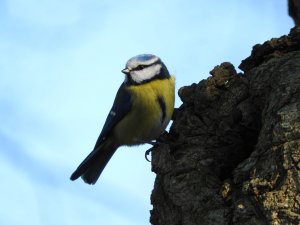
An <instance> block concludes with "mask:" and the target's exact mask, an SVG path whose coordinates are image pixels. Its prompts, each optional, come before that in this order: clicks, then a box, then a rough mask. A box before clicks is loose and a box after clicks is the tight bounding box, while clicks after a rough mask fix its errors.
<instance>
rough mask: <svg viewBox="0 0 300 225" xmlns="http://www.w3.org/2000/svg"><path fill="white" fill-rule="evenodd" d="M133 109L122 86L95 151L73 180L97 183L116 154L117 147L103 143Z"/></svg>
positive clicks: (74, 174) (84, 162)
mask: <svg viewBox="0 0 300 225" xmlns="http://www.w3.org/2000/svg"><path fill="white" fill-rule="evenodd" d="M130 109H131V98H130V94H129V92H128V90H127V89H126V87H125V85H124V84H122V85H121V86H120V88H119V90H118V92H117V95H116V98H115V101H114V104H113V106H112V108H111V110H110V112H109V114H108V116H107V118H106V121H105V124H104V126H103V129H102V131H101V133H100V135H99V137H98V140H97V142H96V144H95V147H94V150H93V151H92V152H91V153H90V154H89V155H88V156H87V157H86V158H85V159H84V160H83V162H82V163H81V164H80V165H79V166H78V168H77V169H76V170H75V171H74V173H73V174H72V175H71V177H70V179H71V180H76V179H77V178H78V177H80V176H82V179H83V180H84V181H85V182H86V183H88V184H94V183H96V181H97V179H98V178H99V176H100V174H101V172H102V170H103V169H104V167H105V166H106V164H107V163H108V161H109V160H110V158H111V157H112V155H113V154H114V152H115V151H116V149H117V146H105V147H104V148H103V146H104V145H103V143H104V142H105V140H106V139H107V137H108V136H109V135H110V134H111V132H112V130H113V129H114V127H115V126H116V125H117V124H118V122H119V121H120V120H122V119H123V118H124V116H125V115H126V114H127V113H128V112H129V111H130Z"/></svg>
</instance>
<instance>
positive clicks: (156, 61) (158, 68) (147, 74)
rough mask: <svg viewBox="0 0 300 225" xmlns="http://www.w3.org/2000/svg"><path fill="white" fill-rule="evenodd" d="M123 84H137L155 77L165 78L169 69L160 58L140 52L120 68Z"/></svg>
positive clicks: (167, 76) (168, 75)
mask: <svg viewBox="0 0 300 225" xmlns="http://www.w3.org/2000/svg"><path fill="white" fill-rule="evenodd" d="M122 73H124V74H125V75H126V76H125V81H124V83H125V84H129V85H131V84H132V85H138V84H142V83H146V82H149V81H152V80H155V79H167V78H169V77H170V74H169V71H168V69H167V67H166V66H165V64H164V63H163V62H162V61H161V59H160V58H159V57H157V56H155V55H151V54H142V55H137V56H135V57H132V58H131V59H129V60H128V62H127V63H126V68H125V69H123V70H122Z"/></svg>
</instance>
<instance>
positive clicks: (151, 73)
mask: <svg viewBox="0 0 300 225" xmlns="http://www.w3.org/2000/svg"><path fill="white" fill-rule="evenodd" d="M161 68H162V66H161V65H160V64H155V65H153V66H149V67H146V68H144V69H142V70H137V71H132V72H131V74H130V75H131V78H132V80H133V81H135V82H136V83H141V82H143V81H145V80H150V79H151V78H153V77H155V76H156V75H157V74H159V73H160V70H161Z"/></svg>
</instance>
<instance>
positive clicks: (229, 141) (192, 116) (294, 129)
mask: <svg viewBox="0 0 300 225" xmlns="http://www.w3.org/2000/svg"><path fill="white" fill-rule="evenodd" d="M239 68H240V69H241V70H243V71H244V73H238V74H237V72H236V70H235V69H234V67H233V66H232V65H231V64H230V63H222V64H221V65H220V66H216V67H215V68H214V69H213V70H212V71H211V72H210V74H211V76H210V77H209V78H208V79H206V80H202V81H201V82H200V83H198V84H192V85H191V86H187V87H183V88H181V89H180V90H179V96H180V98H181V100H182V102H183V104H182V105H181V106H180V108H179V109H178V110H177V113H176V115H175V118H174V121H173V124H172V126H171V129H170V134H169V135H168V136H167V137H166V138H165V139H166V143H165V144H160V145H159V146H157V147H155V148H153V151H152V170H153V171H154V172H155V173H156V174H157V176H156V180H155V185H154V190H153V192H152V195H151V202H152V204H153V210H152V211H151V218H150V221H151V223H152V224H154V225H194V224H205V225H214V224H216V225H225V224H241V225H242V224H243V225H250V224H251V225H253V224H256V225H260V224H274V225H275V224H299V223H300V208H299V207H300V194H299V193H300V29H296V28H295V29H293V30H292V31H291V33H290V34H289V35H288V36H283V37H281V38H277V39H275V38H274V39H272V40H270V41H268V42H265V43H264V44H262V45H256V46H254V48H253V51H252V54H251V56H250V57H249V58H247V59H245V60H244V61H242V64H241V65H240V67H239Z"/></svg>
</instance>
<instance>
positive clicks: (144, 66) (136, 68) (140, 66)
mask: <svg viewBox="0 0 300 225" xmlns="http://www.w3.org/2000/svg"><path fill="white" fill-rule="evenodd" d="M148 66H149V65H148ZM148 66H146V65H138V66H137V67H135V68H134V70H142V69H144V68H146V67H148Z"/></svg>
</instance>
